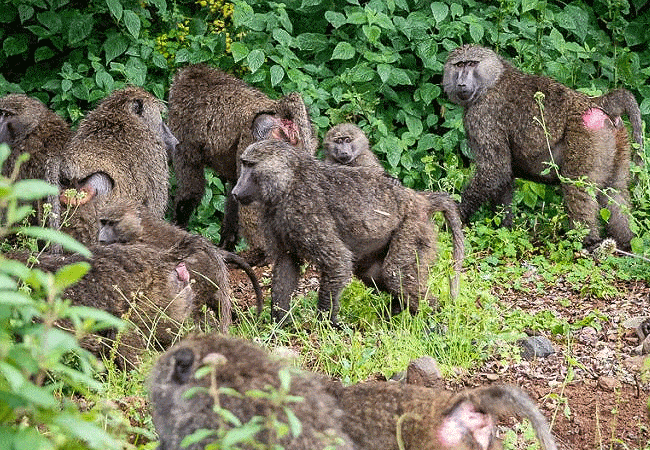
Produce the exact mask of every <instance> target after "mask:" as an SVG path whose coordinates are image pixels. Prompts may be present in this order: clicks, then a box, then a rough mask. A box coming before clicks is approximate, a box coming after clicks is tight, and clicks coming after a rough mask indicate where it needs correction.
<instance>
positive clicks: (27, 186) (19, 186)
mask: <svg viewBox="0 0 650 450" xmlns="http://www.w3.org/2000/svg"><path fill="white" fill-rule="evenodd" d="M58 193H59V188H57V187H56V186H53V185H51V184H50V183H48V182H46V181H44V180H20V181H17V182H16V183H15V184H14V195H15V196H16V198H18V199H20V200H27V201H32V200H38V199H39V198H43V197H46V196H48V195H57V194H58Z"/></svg>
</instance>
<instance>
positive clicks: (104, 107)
mask: <svg viewBox="0 0 650 450" xmlns="http://www.w3.org/2000/svg"><path fill="white" fill-rule="evenodd" d="M164 111H165V106H164V105H163V103H162V102H161V101H160V100H158V99H156V98H155V97H154V96H153V95H151V94H150V93H148V92H147V91H145V90H144V89H141V88H139V87H127V88H124V89H121V90H118V91H115V92H113V93H112V94H111V95H109V96H108V97H106V98H105V99H104V100H103V101H102V102H101V103H100V104H99V105H98V106H97V108H95V110H93V111H91V112H90V113H88V115H87V116H86V117H85V118H84V119H83V120H82V121H81V123H80V124H79V128H78V129H77V132H76V133H75V134H74V136H73V137H72V139H71V140H70V142H69V143H68V145H66V147H65V148H64V149H63V152H62V154H61V157H60V158H59V160H58V161H57V170H56V172H57V179H56V181H57V182H58V184H59V185H60V186H61V187H62V188H63V189H66V188H75V189H77V190H78V191H81V192H83V193H85V194H86V196H85V197H84V198H81V199H77V198H74V199H70V198H68V197H66V196H65V195H64V194H62V195H61V202H62V203H65V204H68V205H72V206H75V207H76V206H79V208H78V210H77V211H76V212H75V214H74V215H73V216H72V218H71V219H70V222H71V223H70V226H69V227H68V231H69V232H70V234H72V235H73V237H75V238H76V239H77V240H79V241H81V242H82V243H84V244H86V245H92V244H95V243H96V242H97V217H96V214H97V211H96V208H97V207H98V206H101V205H102V204H104V203H106V202H111V201H114V200H116V199H120V198H128V199H132V200H135V201H137V202H138V203H140V204H142V205H144V206H145V207H147V208H148V209H149V210H150V211H151V212H152V213H153V214H154V215H155V216H158V217H162V216H163V215H164V213H165V209H166V208H167V200H168V189H169V170H168V167H167V152H168V149H172V150H173V148H174V146H175V145H176V143H177V142H178V141H177V140H176V138H175V137H174V135H173V134H172V133H171V132H170V131H169V128H167V125H165V123H164V122H163V119H162V114H163V113H164Z"/></svg>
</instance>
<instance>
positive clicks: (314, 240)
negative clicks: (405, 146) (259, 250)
mask: <svg viewBox="0 0 650 450" xmlns="http://www.w3.org/2000/svg"><path fill="white" fill-rule="evenodd" d="M241 165H242V167H241V175H240V176H239V180H238V181H237V185H236V186H235V187H234V188H233V191H232V194H233V196H235V197H236V198H237V200H239V201H240V202H241V203H243V204H248V203H250V202H253V201H259V202H260V203H261V204H262V210H263V213H262V214H263V220H262V224H263V226H264V229H265V232H266V237H267V240H268V243H269V251H271V252H272V254H273V256H274V264H273V285H272V296H271V307H272V311H271V312H272V315H273V317H274V319H276V320H280V319H282V318H283V317H284V316H285V314H287V312H288V311H289V302H290V297H291V294H292V293H293V291H294V290H295V288H296V284H297V281H298V275H299V266H300V264H301V262H302V261H303V260H307V261H310V262H312V263H314V264H315V265H316V268H317V269H318V270H319V271H320V288H319V291H318V309H319V310H320V311H321V312H325V311H329V319H330V320H331V321H332V322H333V323H336V315H337V312H338V301H339V296H340V294H341V291H342V289H343V288H344V287H345V285H346V284H347V283H348V282H349V281H350V279H351V277H352V274H353V273H354V274H355V275H357V276H358V277H359V278H360V279H361V280H362V281H363V282H364V283H366V284H367V285H368V286H376V287H377V288H378V289H380V290H385V291H387V292H389V293H390V294H391V295H392V297H393V302H392V310H393V312H397V311H399V310H401V301H403V302H404V303H405V304H407V305H408V308H409V310H410V311H411V312H413V313H414V312H416V311H417V309H418V301H419V300H420V298H424V297H425V294H426V290H427V279H428V267H429V265H430V263H431V262H432V260H433V259H434V257H435V246H436V233H435V230H434V227H433V224H432V223H431V222H430V216H431V215H432V214H433V212H434V211H443V212H444V214H445V218H446V219H447V221H448V222H449V225H450V229H451V231H452V236H453V243H454V261H455V264H454V267H455V269H456V275H458V271H459V270H460V266H461V264H462V259H463V248H464V243H463V233H462V230H461V224H460V218H459V214H458V209H457V206H456V203H455V202H454V201H453V200H452V199H451V197H449V196H448V195H447V194H445V193H442V192H436V193H427V194H425V195H423V194H422V193H417V192H415V191H413V190H411V189H408V188H405V187H404V186H402V185H400V184H396V183H394V182H392V181H390V180H388V179H387V177H385V176H384V175H382V174H379V173H377V171H376V170H373V169H367V168H363V167H359V168H357V167H346V166H334V165H332V164H328V163H326V162H323V161H318V160H317V159H315V158H314V156H313V155H311V154H308V153H305V152H303V151H300V150H298V149H296V148H294V147H292V146H291V145H288V144H287V143H285V142H283V141H278V140H265V141H260V142H257V143H254V144H252V145H250V146H249V147H248V148H247V149H246V150H245V151H244V153H242V155H241ZM451 284H452V286H451V291H452V295H454V296H455V294H456V293H457V288H458V286H457V279H456V280H455V281H454V282H452V283H451Z"/></svg>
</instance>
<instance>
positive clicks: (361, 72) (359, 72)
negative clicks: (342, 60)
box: [350, 64, 375, 83]
mask: <svg viewBox="0 0 650 450" xmlns="http://www.w3.org/2000/svg"><path fill="white" fill-rule="evenodd" d="M350 74H351V76H352V77H351V78H352V81H353V82H354V83H367V82H368V81H371V80H372V79H373V78H375V71H374V70H372V68H370V67H368V65H367V64H361V65H358V66H356V67H354V68H353V69H352V70H351V71H350Z"/></svg>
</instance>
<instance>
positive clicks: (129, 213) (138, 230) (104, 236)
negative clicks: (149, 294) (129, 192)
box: [97, 200, 264, 313]
mask: <svg viewBox="0 0 650 450" xmlns="http://www.w3.org/2000/svg"><path fill="white" fill-rule="evenodd" d="M97 216H98V218H99V234H98V237H97V239H98V241H99V243H100V244H112V243H114V242H119V243H123V244H126V243H134V242H142V243H145V244H149V245H151V246H154V247H158V248H161V249H165V250H168V251H174V252H177V256H178V257H179V258H180V259H184V258H186V257H188V256H190V255H191V254H192V253H195V252H204V253H206V254H207V255H210V256H211V257H212V258H215V259H219V260H224V261H225V262H227V263H231V264H235V265H237V266H238V267H239V268H240V269H242V270H243V271H244V272H246V274H247V275H248V277H249V278H250V280H251V283H252V285H253V289H254V290H255V297H256V298H257V311H258V313H260V312H261V310H262V306H263V302H264V297H263V295H262V289H261V288H260V285H259V282H258V280H257V275H255V272H254V271H253V269H252V268H251V266H250V265H248V263H247V262H246V261H244V259H243V258H241V257H239V256H238V255H236V254H234V253H231V252H228V251H226V250H223V249H219V248H217V247H215V246H214V244H212V242H210V241H209V240H208V239H207V238H205V237H203V236H200V235H196V234H191V233H189V232H187V231H185V230H183V229H181V228H179V227H177V226H174V225H172V224H170V223H168V222H165V221H164V220H163V219H159V218H157V217H155V216H154V215H153V214H152V213H151V212H150V211H149V210H148V209H146V208H144V207H143V206H141V205H138V204H137V203H135V202H133V201H129V200H117V201H116V202H113V203H110V204H108V205H105V206H103V207H102V208H100V210H99V212H98V214H97Z"/></svg>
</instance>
